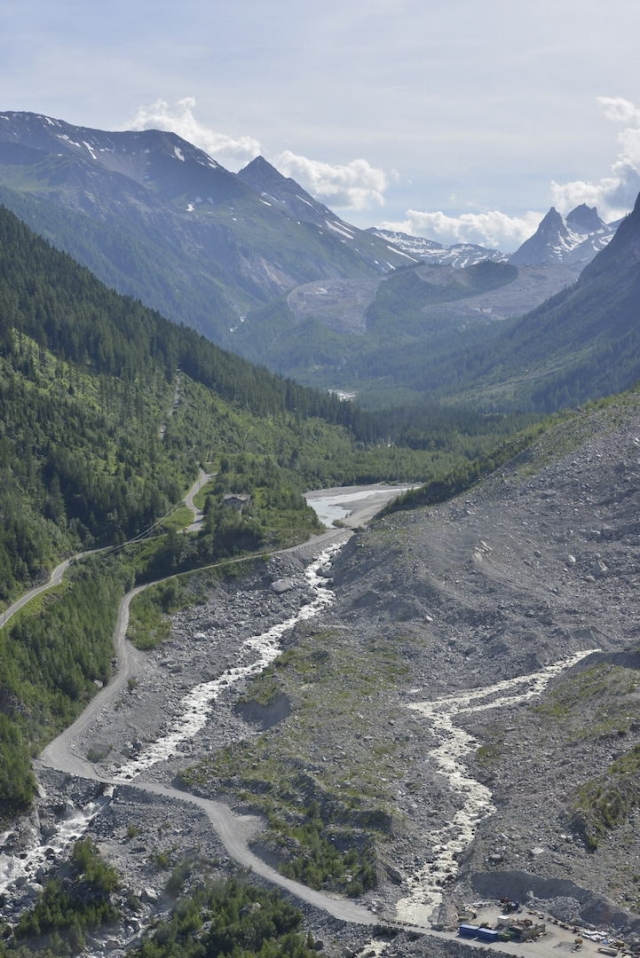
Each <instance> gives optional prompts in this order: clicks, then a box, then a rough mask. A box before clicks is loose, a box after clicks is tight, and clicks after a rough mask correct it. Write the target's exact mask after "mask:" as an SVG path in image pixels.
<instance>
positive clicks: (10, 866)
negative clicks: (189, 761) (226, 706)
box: [0, 544, 340, 894]
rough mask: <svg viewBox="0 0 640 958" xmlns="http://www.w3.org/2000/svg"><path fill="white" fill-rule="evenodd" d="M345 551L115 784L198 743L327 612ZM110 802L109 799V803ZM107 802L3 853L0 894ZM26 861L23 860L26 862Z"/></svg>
mask: <svg viewBox="0 0 640 958" xmlns="http://www.w3.org/2000/svg"><path fill="white" fill-rule="evenodd" d="M339 548H340V545H339V544H333V545H331V546H330V547H329V548H327V549H325V550H324V551H323V552H322V553H321V554H320V555H319V556H318V558H317V559H316V560H315V561H314V562H312V563H311V564H310V565H309V566H308V567H307V568H306V569H305V572H304V577H305V579H306V582H307V584H308V585H309V587H310V588H311V590H312V594H313V599H312V601H311V602H309V603H308V604H307V605H303V606H302V608H300V609H299V610H298V611H297V612H296V613H295V615H292V616H291V617H290V618H288V619H286V620H285V621H284V622H280V623H279V624H277V625H274V626H272V628H270V629H269V630H268V631H267V632H264V633H262V634H261V635H254V636H251V637H250V638H248V639H246V640H245V641H244V642H243V643H242V645H241V647H240V649H239V650H238V659H241V658H242V657H243V654H244V657H249V658H250V662H249V664H247V665H237V666H235V667H234V668H231V669H228V670H227V671H226V672H224V673H223V674H222V675H221V676H220V677H219V678H217V679H215V680H213V681H211V682H204V683H203V684H202V685H198V686H196V687H195V688H194V689H192V690H191V692H189V693H188V695H186V696H185V697H184V698H183V700H182V703H181V706H182V708H181V712H180V714H179V716H178V718H176V719H175V720H174V722H173V724H172V726H171V728H170V730H169V731H168V732H167V734H166V735H164V736H163V737H162V738H159V739H158V740H157V741H156V742H153V743H152V744H151V745H149V747H148V748H147V749H145V751H144V752H143V753H142V754H141V755H139V756H138V757H136V758H135V759H132V760H131V761H129V762H127V763H126V764H125V765H123V766H122V767H121V768H120V769H118V771H117V772H116V773H115V774H113V775H111V776H110V779H109V780H110V782H112V783H113V784H117V783H124V782H130V781H131V780H132V779H133V778H135V777H136V776H137V775H139V774H140V773H141V772H143V771H145V770H146V769H149V768H151V767H152V766H154V765H157V764H158V763H159V762H162V761H165V760H166V759H168V758H169V757H170V756H171V755H173V754H174V753H175V752H176V751H178V750H179V746H180V743H182V742H185V741H187V740H189V739H192V738H194V737H195V736H196V735H197V734H198V732H200V731H201V729H202V728H203V727H204V726H205V725H206V723H207V721H208V720H209V717H210V714H211V710H212V708H213V706H214V704H215V701H216V699H217V698H218V697H219V695H220V694H221V692H223V691H225V690H226V689H228V688H230V687H231V686H232V685H234V684H236V683H237V682H239V681H240V680H241V679H244V678H249V677H250V676H253V675H258V674H259V673H260V672H262V671H263V670H264V669H265V668H266V667H267V666H268V665H269V664H270V663H271V662H273V660H274V659H276V658H277V657H278V655H279V654H280V652H281V647H280V640H281V638H282V636H283V635H284V634H285V633H286V632H288V631H289V630H290V629H292V628H293V627H294V626H295V625H297V624H298V623H299V622H304V621H306V620H307V619H311V618H313V617H314V616H315V615H317V614H318V613H319V612H320V611H321V610H322V609H324V608H326V607H327V606H329V605H330V604H331V603H332V602H333V598H334V594H333V592H332V591H331V589H329V588H328V586H327V581H326V579H324V578H323V577H322V576H321V575H320V574H319V571H320V569H322V567H323V566H325V565H326V564H327V562H329V561H330V560H331V558H332V557H333V555H334V554H335V553H336V552H337V551H338V549H339ZM107 800H108V798H105V801H107ZM103 804H104V802H102V803H94V802H91V803H89V804H88V805H87V806H86V807H85V808H82V809H76V810H74V811H71V810H70V811H69V815H68V817H66V818H65V819H64V820H63V821H61V822H59V823H58V824H57V825H56V830H55V833H53V834H52V835H51V836H50V837H49V838H48V840H47V841H46V842H45V843H43V842H42V840H41V836H40V834H39V832H38V830H37V829H34V832H33V844H32V845H31V847H30V848H29V849H28V850H27V851H25V852H23V853H21V856H18V857H16V856H13V855H4V854H0V894H2V893H3V892H4V891H6V890H7V888H9V886H10V885H12V884H13V883H15V882H16V881H20V882H24V881H25V880H26V881H27V882H32V881H35V880H36V874H37V872H38V870H39V869H40V868H41V867H43V866H46V865H48V863H49V861H50V860H51V859H53V858H58V857H59V856H60V855H61V854H62V853H63V852H64V851H65V849H67V848H68V847H69V846H70V845H71V844H72V843H73V842H75V841H77V840H78V838H81V837H82V835H83V834H84V832H85V831H86V829H87V827H88V825H89V823H90V822H91V820H92V819H93V818H95V816H96V815H97V814H98V813H99V812H100V810H101V808H102V806H103ZM10 834H11V832H6V833H4V835H2V836H0V839H1V841H0V847H2V845H3V844H4V843H5V842H6V840H7V839H8V838H9V836H10ZM22 856H24V857H22Z"/></svg>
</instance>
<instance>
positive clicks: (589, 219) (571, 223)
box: [566, 203, 606, 233]
mask: <svg viewBox="0 0 640 958" xmlns="http://www.w3.org/2000/svg"><path fill="white" fill-rule="evenodd" d="M566 222H567V226H568V227H569V228H570V229H572V230H575V231H576V232H577V233H595V232H596V230H600V229H603V228H605V227H606V223H605V222H604V221H603V220H601V219H600V217H599V216H598V210H597V209H596V207H595V206H587V204H586V203H581V204H580V206H576V208H575V209H573V210H571V212H570V213H567V221H566Z"/></svg>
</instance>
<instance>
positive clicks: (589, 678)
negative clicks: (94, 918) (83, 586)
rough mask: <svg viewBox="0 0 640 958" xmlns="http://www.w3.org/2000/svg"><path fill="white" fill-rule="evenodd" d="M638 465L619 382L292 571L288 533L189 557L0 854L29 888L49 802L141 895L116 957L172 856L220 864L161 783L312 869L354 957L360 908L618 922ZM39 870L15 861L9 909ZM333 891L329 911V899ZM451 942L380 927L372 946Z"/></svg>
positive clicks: (635, 661) (204, 831) (139, 925)
mask: <svg viewBox="0 0 640 958" xmlns="http://www.w3.org/2000/svg"><path fill="white" fill-rule="evenodd" d="M639 484H640V398H639V397H638V396H637V395H631V396H629V397H625V398H623V399H619V400H616V401H615V402H608V403H602V404H599V405H597V406H594V407H592V408H589V409H587V410H583V411H582V412H580V413H578V414H576V415H575V416H574V417H572V418H570V419H567V420H564V421H562V422H559V423H557V424H556V425H555V426H554V427H553V428H552V429H551V430H550V431H549V432H547V433H546V434H544V435H543V436H542V437H541V438H540V439H539V440H538V442H537V443H536V444H535V445H534V447H532V448H531V449H530V450H528V451H527V452H525V453H523V454H521V455H520V456H518V457H517V458H516V459H514V460H512V461H511V462H509V463H508V464H507V465H506V466H504V467H502V468H501V469H500V470H499V471H498V472H497V473H495V474H494V475H492V476H491V477H489V479H487V480H486V481H484V482H483V483H482V484H480V485H478V486H476V487H474V488H473V489H472V490H470V491H468V492H467V493H466V494H465V495H464V496H462V497H460V498H458V499H455V500H452V501H450V502H448V503H446V504H443V505H438V506H436V507H430V508H426V507H420V508H414V509H411V510H406V511H396V512H394V513H391V514H388V515H387V516H385V517H384V518H381V519H378V520H374V521H373V522H372V523H371V525H370V526H368V527H367V528H366V529H361V530H359V531H357V532H356V533H355V534H353V535H351V538H349V539H348V541H347V542H346V544H344V545H342V547H341V548H340V549H338V550H335V549H334V551H333V552H331V551H328V552H326V553H325V556H324V558H322V559H320V560H319V561H317V562H316V564H315V565H314V566H313V571H312V572H311V571H310V569H311V567H309V566H308V562H309V556H308V555H307V556H301V555H299V554H295V553H290V554H287V555H281V556H274V557H272V558H270V559H266V560H265V561H264V562H262V561H260V562H257V563H254V564H253V565H252V567H251V570H250V571H248V572H246V573H245V572H242V571H241V570H240V569H238V570H237V573H236V576H237V577H236V578H232V579H227V580H215V579H212V580H210V581H208V582H207V581H205V580H201V581H199V582H197V580H194V582H195V585H194V590H195V593H197V601H196V602H194V603H193V604H191V605H190V606H189V607H188V608H185V609H184V610H183V611H181V612H178V613H176V614H174V615H173V616H172V617H171V620H170V623H171V634H170V637H169V638H168V639H167V640H166V641H164V642H163V643H162V644H161V645H159V646H158V647H157V648H156V649H155V650H153V651H151V652H147V653H139V654H138V655H139V658H136V663H137V665H136V674H135V676H134V677H133V680H131V681H129V683H128V684H127V687H126V688H125V689H123V690H122V691H121V692H120V693H119V694H118V696H117V697H116V699H115V700H114V702H113V703H112V704H111V705H110V706H109V707H106V708H105V709H104V711H103V713H102V714H100V715H99V716H98V717H97V719H96V721H95V722H94V723H93V724H92V725H91V727H89V728H88V729H85V730H84V731H83V732H82V734H81V735H79V737H78V740H77V741H75V742H74V744H73V748H74V749H75V751H76V753H77V754H78V755H79V756H81V757H82V758H83V760H85V761H86V762H88V763H90V764H91V766H92V768H93V773H92V774H95V777H96V779H97V781H92V782H91V781H86V780H80V779H74V778H72V777H70V776H68V775H65V774H62V773H60V772H56V771H52V770H45V769H41V770H40V775H41V782H42V784H43V794H42V798H41V801H40V803H39V806H38V808H37V809H36V811H35V812H34V814H33V816H31V818H30V819H29V820H28V821H24V822H23V823H22V824H21V826H20V827H19V828H17V829H14V830H13V831H12V833H11V834H10V835H8V836H4V852H5V856H6V855H7V854H8V855H9V856H13V862H14V864H15V866H16V868H18V871H19V868H20V867H21V865H20V863H21V862H28V861H30V860H31V859H32V858H34V856H35V852H34V850H33V849H34V845H37V843H38V842H40V845H41V846H44V845H45V843H46V842H48V845H47V848H48V849H49V851H47V850H46V849H45V852H44V855H42V856H41V858H40V859H38V858H37V856H35V859H34V860H36V861H37V863H38V864H37V875H36V879H37V883H40V884H41V883H43V882H44V881H45V880H46V877H47V868H48V867H49V865H51V864H52V862H53V859H54V858H55V857H56V855H57V854H58V846H59V845H60V846H61V845H62V839H61V838H59V836H60V835H62V833H63V832H64V830H65V822H66V823H71V825H67V831H71V832H72V833H73V834H85V833H86V834H89V835H91V836H93V837H94V839H95V840H96V841H97V843H98V846H99V848H100V850H101V852H102V853H103V854H104V855H105V856H106V857H107V859H108V860H109V861H110V862H111V863H112V864H113V865H115V867H116V868H117V869H118V871H119V872H120V874H121V875H122V876H123V880H124V887H125V889H129V890H131V892H132V893H133V894H134V896H135V897H136V899H137V900H139V901H140V902H141V903H142V904H141V906H140V907H139V911H138V912H136V913H133V912H131V913H130V914H129V913H127V912H126V907H125V917H124V925H123V927H122V928H121V929H120V930H119V931H118V932H117V934H115V933H114V934H115V937H114V939H113V942H112V951H113V953H114V954H117V953H120V952H123V951H124V949H125V947H126V944H127V943H128V942H131V941H133V940H135V939H136V937H137V936H138V935H139V934H140V932H141V931H142V929H143V928H144V927H146V925H148V923H149V922H150V921H152V920H153V918H154V917H155V916H157V915H158V914H159V913H162V912H163V911H166V910H167V909H168V908H170V907H171V900H170V898H168V897H167V894H166V884H167V879H168V877H169V876H170V875H171V874H172V873H173V871H172V870H175V869H176V868H179V867H180V865H181V863H183V862H184V861H185V860H187V861H188V862H189V867H190V869H191V872H192V873H193V875H194V878H193V881H196V880H197V876H198V875H199V874H202V873H205V872H206V869H207V868H208V869H213V870H214V873H215V874H226V873H236V874H237V873H238V864H237V861H238V860H234V858H233V855H231V854H230V853H229V850H228V846H226V845H225V844H224V843H223V842H222V841H221V839H220V838H219V837H218V835H217V834H216V832H215V831H214V830H212V828H211V827H210V824H209V822H208V821H207V819H206V817H205V816H204V815H203V814H202V812H201V809H200V808H199V807H198V806H197V805H194V804H188V803H186V802H182V801H181V800H180V798H179V796H178V795H177V794H176V793H174V792H169V791H165V792H162V789H163V788H165V789H167V788H168V787H169V786H173V787H175V786H177V787H178V788H179V789H183V790H185V792H188V793H191V794H194V795H196V796H197V797H198V799H199V800H201V801H204V800H205V799H213V800H215V801H218V802H224V803H227V804H228V805H229V806H230V807H231V808H232V809H233V811H234V812H235V813H236V814H238V815H239V816H242V817H241V818H238V819H237V820H236V821H237V822H239V823H240V824H241V827H242V829H243V830H244V831H243V835H242V836H240V837H241V838H242V840H243V841H245V842H248V843H249V846H250V848H251V850H252V852H253V853H254V854H256V855H258V856H259V858H260V860H261V861H262V862H263V863H264V864H265V869H266V868H267V866H270V867H271V868H273V869H278V870H279V871H280V872H281V873H283V874H285V875H287V876H289V877H290V878H292V879H295V880H297V881H298V882H301V883H302V884H304V885H307V886H309V887H311V888H315V889H318V891H319V892H320V895H319V896H318V897H317V898H316V899H314V900H313V901H311V900H308V901H307V903H306V904H305V905H304V908H305V915H306V921H307V925H308V927H309V928H310V929H311V930H312V931H313V934H314V935H315V936H316V938H320V939H322V941H323V942H324V951H325V953H326V954H327V955H331V956H333V955H335V956H343V955H345V954H351V955H355V954H356V953H360V954H362V953H365V952H368V953H374V952H373V951H371V948H372V947H373V946H372V941H373V939H374V938H375V937H376V934H377V933H376V930H375V928H374V927H373V926H374V924H375V922H376V921H377V920H378V919H379V920H380V921H383V922H385V921H387V922H389V921H392V920H395V919H399V920H401V921H405V922H409V923H411V924H412V925H414V926H420V927H422V928H424V929H428V928H433V929H434V930H435V931H438V930H440V929H445V930H446V929H447V928H450V927H453V928H455V927H456V921H457V914H458V909H459V908H460V907H461V906H462V905H464V904H465V903H467V902H471V901H475V900H478V899H486V898H500V897H502V896H507V897H510V898H516V899H518V900H527V901H528V902H529V903H530V904H531V905H535V907H537V908H540V909H544V911H545V912H546V913H548V914H551V915H555V916H556V918H557V919H558V920H560V921H562V922H565V923H567V922H569V923H571V924H575V925H580V926H581V927H587V926H588V925H595V926H597V927H599V928H600V927H602V928H609V929H613V930H615V931H616V932H617V933H623V934H624V935H625V938H626V940H627V942H631V943H633V941H634V940H639V939H640V867H639V866H638V865H637V862H638V860H640V855H639V853H640V839H639V838H638V833H639V829H638V826H639V825H640V789H639V788H638V781H639V780H640V718H638V714H639V710H638V703H639V701H640V671H639V670H640V640H639V638H638V625H637V622H638V616H637V613H638V602H639V598H638V596H639V590H638V575H639V568H640V566H639V556H640V552H639V549H640V518H639V506H640V503H639V493H638V489H639ZM347 536H348V533H347V532H346V531H345V532H344V533H343V538H345V539H346V538H347ZM315 554H316V555H317V554H318V553H317V551H316V553H315ZM187 592H188V590H187ZM311 607H312V608H313V612H314V614H313V616H311V615H307V614H306V613H305V612H304V610H305V609H311ZM283 622H289V623H291V626H290V627H289V628H288V629H285V630H283V631H282V632H281V633H278V636H277V639H273V640H272V639H271V638H269V639H268V640H267V639H265V638H264V637H265V636H268V635H271V634H272V633H271V632H270V630H272V629H273V628H276V627H277V626H278V624H279V623H283ZM258 638H259V641H258ZM276 644H277V648H276ZM258 659H261V660H262V666H261V668H260V670H258V669H257V668H256V667H254V663H256V662H257V661H258ZM242 670H244V671H242ZM205 686H206V687H207V688H209V687H210V689H214V690H215V695H213V694H212V695H211V697H210V699H208V700H207V705H206V714H205V712H203V713H202V714H203V716H204V720H203V721H202V722H196V723H195V724H194V725H193V728H194V729H197V731H195V732H194V733H193V734H191V733H190V732H189V731H188V727H187V725H186V724H185V723H184V721H183V718H182V716H183V714H184V708H185V703H186V702H189V701H191V700H192V698H193V693H194V691H195V690H197V689H204V688H205ZM207 694H209V693H208V692H207ZM189 721H191V719H189ZM189 727H190V726H189ZM176 729H183V730H184V734H183V732H182V731H181V732H180V736H179V737H178V738H176V740H175V741H176V743H177V744H176V746H175V748H174V747H173V746H172V748H171V749H165V751H164V752H163V751H162V749H160V751H159V752H158V753H157V755H158V758H157V761H156V760H155V759H154V761H153V762H151V761H150V760H149V759H148V756H149V755H151V754H155V753H154V752H153V750H154V749H156V748H157V743H161V742H167V741H169V739H170V737H171V736H172V735H174V733H175V730H176ZM100 780H102V781H105V780H107V781H114V782H116V784H115V786H114V785H111V786H106V787H105V786H104V785H103V784H100ZM145 783H147V788H146V790H145ZM154 789H155V791H154ZM5 861H6V858H5ZM251 861H254V860H253V859H252V860H251ZM251 861H249V859H246V860H245V863H246V862H249V866H248V867H249V868H254V866H253V865H252V864H251ZM0 864H1V862H0ZM25 867H26V866H25ZM191 872H190V873H191ZM269 874H270V873H269V872H268V869H267V870H264V871H263V872H262V877H258V878H256V877H255V869H254V878H253V880H258V881H266V882H268V883H270V882H271V881H272V878H270V877H269ZM0 877H1V876H0ZM188 887H189V885H188V882H187V888H188ZM37 889H38V884H36V885H34V884H33V883H32V881H31V879H30V878H29V877H28V876H24V877H23V878H22V879H20V880H19V881H18V882H17V883H14V885H12V886H11V887H10V888H8V890H7V891H6V892H5V904H7V907H8V913H10V915H12V916H17V915H18V914H19V911H20V909H21V908H24V907H25V905H26V904H28V902H29V901H30V900H33V895H34V893H35V892H36V891H37ZM122 894H123V902H125V903H126V901H127V900H128V899H127V898H126V894H125V892H123V893H122ZM322 896H325V897H324V901H323V898H322ZM338 897H340V898H341V899H342V900H343V901H344V900H347V899H348V900H349V901H351V902H353V912H352V915H353V917H351V918H348V919H347V920H343V919H342V918H339V917H336V913H335V912H334V913H333V917H332V916H331V914H330V909H329V907H328V905H327V903H328V902H329V901H330V900H332V901H337V900H338ZM298 900H300V896H298ZM123 907H124V906H123ZM345 914H346V911H345ZM367 916H370V921H371V925H368V924H367V922H368V921H369V918H368V917H367ZM634 936H635V938H634ZM464 947H465V946H463V945H461V944H460V943H459V942H457V941H453V940H450V941H447V940H446V938H440V939H434V938H433V937H427V938H424V937H420V936H415V935H412V933H410V932H401V933H400V935H399V936H397V937H395V938H391V939H385V938H380V937H379V935H378V938H377V941H376V943H375V953H376V954H385V955H387V956H391V955H406V954H416V955H430V956H432V958H433V956H439V955H444V954H451V955H453V954H456V955H458V954H460V953H461V952H462V949H463V948H464ZM476 953H478V952H476Z"/></svg>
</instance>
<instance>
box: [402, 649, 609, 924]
mask: <svg viewBox="0 0 640 958" xmlns="http://www.w3.org/2000/svg"><path fill="white" fill-rule="evenodd" d="M596 651H597V649H589V650H587V651H584V652H576V654H575V655H572V656H571V657H570V658H567V659H563V660H562V661H560V662H555V663H554V664H553V665H548V666H547V667H546V668H544V669H541V670H540V671H539V672H533V673H530V674H529V675H520V676H518V677H517V678H515V679H505V680H503V681H501V682H496V683H495V684H494V685H488V686H486V687H485V688H482V689H470V690H467V691H465V692H458V693H456V694H454V695H447V696H444V697H443V698H441V699H438V700H437V701H435V702H415V703H412V704H411V705H410V706H409V708H411V709H415V710H416V711H417V712H420V714H421V715H423V716H424V717H425V718H426V719H427V720H428V721H429V722H430V723H431V725H432V727H433V732H434V734H435V735H436V737H437V738H438V739H439V740H440V744H439V745H438V747H437V748H435V749H434V750H433V751H432V752H430V753H429V760H430V761H432V762H433V763H434V764H435V765H436V767H437V769H438V771H439V772H441V773H442V774H443V775H444V776H445V778H446V779H447V781H448V783H449V786H450V787H451V788H452V789H453V791H454V792H456V794H457V795H459V796H460V797H461V798H462V800H463V805H462V807H461V808H460V810H459V811H458V812H456V814H455V815H454V817H453V819H452V820H451V822H448V823H447V824H446V825H445V826H443V827H442V828H439V829H436V830H434V832H433V833H432V838H433V841H434V846H435V847H434V852H435V861H434V862H433V863H432V864H429V865H427V866H426V867H424V868H422V869H420V871H418V872H417V873H416V874H415V875H414V876H413V877H412V878H411V880H410V885H411V891H410V893H409V895H408V896H407V897H406V898H402V899H401V900H400V901H398V902H397V904H396V914H397V917H398V919H399V920H400V921H407V922H411V923H414V924H419V925H425V924H428V921H429V919H432V918H433V916H434V912H435V910H436V909H437V908H438V906H439V905H440V904H441V902H442V896H443V892H442V882H443V879H444V878H445V876H454V875H455V874H456V872H457V870H458V865H457V856H458V855H459V853H460V852H462V851H464V850H465V849H466V848H468V847H469V845H470V844H471V842H472V841H473V839H474V837H475V834H476V830H477V828H478V825H479V823H480V822H481V821H482V820H483V819H484V818H486V817H487V816H488V815H490V814H491V813H492V812H494V811H495V806H494V805H493V802H492V796H491V792H490V791H489V789H488V788H486V786H484V785H482V784H481V783H480V782H478V781H476V780H475V779H474V778H471V776H470V775H469V772H468V769H467V766H466V764H465V761H464V760H465V757H466V756H467V755H468V754H469V753H470V752H471V751H472V750H473V749H475V748H476V747H477V745H478V742H477V740H476V739H474V737H473V736H472V735H470V734H469V733H468V732H466V731H465V730H464V729H462V728H459V727H458V726H457V725H455V724H454V722H455V719H456V716H458V715H468V714H470V713H473V712H484V711H486V710H488V709H496V708H508V707H511V706H513V705H518V704H520V703H521V702H526V701H528V700H529V699H532V698H534V697H536V696H538V695H541V694H542V692H543V691H544V689H545V688H546V686H547V685H548V683H549V682H550V681H551V679H553V678H554V677H555V676H557V675H559V674H560V673H561V672H564V671H565V670H566V669H570V668H571V667H572V666H574V665H576V664H577V663H578V662H580V661H581V660H582V659H584V658H586V656H588V655H591V654H592V653H593V652H596Z"/></svg>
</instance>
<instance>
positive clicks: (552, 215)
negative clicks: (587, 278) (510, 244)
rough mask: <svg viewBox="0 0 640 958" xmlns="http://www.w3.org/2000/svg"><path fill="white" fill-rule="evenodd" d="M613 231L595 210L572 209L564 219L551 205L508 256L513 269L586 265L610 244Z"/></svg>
mask: <svg viewBox="0 0 640 958" xmlns="http://www.w3.org/2000/svg"><path fill="white" fill-rule="evenodd" d="M614 233H615V229H614V228H613V227H611V226H608V225H607V224H606V223H605V222H604V221H603V220H601V219H600V217H599V216H598V212H597V210H596V209H595V207H593V208H591V207H588V206H586V205H585V204H584V203H583V204H582V205H580V206H576V208H575V209H574V210H572V211H571V212H570V213H569V214H568V215H567V218H566V219H564V218H563V217H562V216H561V214H560V213H558V211H557V210H556V209H555V208H554V207H553V206H552V207H551V209H550V210H549V212H548V213H547V215H546V216H545V217H544V219H543V220H542V222H541V223H540V226H539V227H538V229H537V230H536V232H535V233H534V234H533V236H531V237H530V238H529V239H528V240H525V242H524V243H523V244H522V246H520V247H519V248H518V249H517V250H516V251H515V253H512V254H511V256H510V257H509V262H510V263H513V264H514V265H516V266H538V265H540V266H542V265H548V264H551V263H566V264H576V263H584V264H585V265H586V264H587V263H588V262H590V261H591V260H592V259H593V257H594V256H595V255H596V253H598V252H599V251H600V250H601V249H604V247H605V246H606V245H607V243H609V242H610V240H611V237H612V236H613V234H614Z"/></svg>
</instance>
